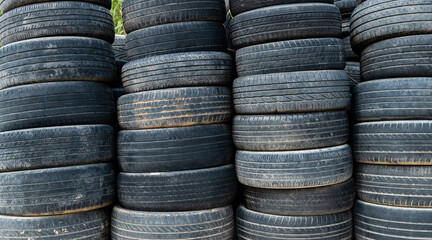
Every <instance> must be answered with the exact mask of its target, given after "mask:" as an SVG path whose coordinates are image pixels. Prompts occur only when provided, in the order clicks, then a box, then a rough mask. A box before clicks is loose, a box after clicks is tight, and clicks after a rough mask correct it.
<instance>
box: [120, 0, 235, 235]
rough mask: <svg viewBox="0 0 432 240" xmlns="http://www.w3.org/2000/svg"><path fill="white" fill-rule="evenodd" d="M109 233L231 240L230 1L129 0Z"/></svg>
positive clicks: (233, 171) (232, 218)
mask: <svg viewBox="0 0 432 240" xmlns="http://www.w3.org/2000/svg"><path fill="white" fill-rule="evenodd" d="M122 12H123V21H124V26H125V29H126V32H127V33H128V35H127V36H126V52H127V58H128V60H129V62H128V63H127V64H125V65H124V66H123V69H122V82H123V87H124V91H125V93H126V94H125V95H123V96H121V97H120V98H119V100H118V109H117V110H118V121H119V125H120V127H121V129H122V130H121V131H120V132H119V134H118V139H117V146H118V160H119V167H120V173H119V175H118V199H119V205H117V206H116V207H115V208H114V210H113V213H112V239H116V240H118V239H232V238H233V236H234V216H233V210H232V207H231V203H232V201H233V200H234V198H235V192H236V177H235V168H234V165H233V164H230V163H231V162H232V160H233V155H234V154H233V152H234V151H233V143H232V138H231V128H230V126H229V122H230V121H231V118H232V96H231V91H230V89H229V88H228V86H229V85H230V84H231V83H232V78H233V76H232V75H233V60H232V58H231V57H230V55H229V54H227V53H226V43H225V41H226V40H225V32H224V28H223V25H222V24H223V21H224V20H225V5H224V1H223V0H211V1H206V2H200V1H191V0H181V1H176V4H172V1H159V0H158V1H155V0H150V1H149V0H145V1H144V0H125V1H124V2H123V9H122Z"/></svg>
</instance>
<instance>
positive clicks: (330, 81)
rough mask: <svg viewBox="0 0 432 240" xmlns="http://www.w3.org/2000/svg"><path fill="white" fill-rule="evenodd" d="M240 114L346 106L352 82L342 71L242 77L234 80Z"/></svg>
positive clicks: (318, 109)
mask: <svg viewBox="0 0 432 240" xmlns="http://www.w3.org/2000/svg"><path fill="white" fill-rule="evenodd" d="M233 95H234V109H235V111H236V112H237V113H239V114H261V113H265V114H269V113H270V114H271V113H299V112H317V111H331V110H340V109H345V108H346V107H347V106H348V105H349V103H350V81H349V78H348V74H347V73H346V72H345V71H343V70H328V71H305V72H292V73H275V74H265V75H252V76H247V77H240V78H237V79H236V80H234V83H233Z"/></svg>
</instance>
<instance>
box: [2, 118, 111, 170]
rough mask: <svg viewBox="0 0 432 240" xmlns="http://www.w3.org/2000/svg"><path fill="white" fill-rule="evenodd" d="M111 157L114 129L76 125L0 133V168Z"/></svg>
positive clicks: (22, 167) (81, 161)
mask: <svg viewBox="0 0 432 240" xmlns="http://www.w3.org/2000/svg"><path fill="white" fill-rule="evenodd" d="M113 157H114V130H113V129H112V127H111V126H108V125H80V126H65V127H49V128H31V129H26V130H18V131H8V132H2V133H0V172H10V171H20V170H30V169H40V168H50V167H63V166H73V165H81V164H89V163H100V162H107V161H110V160H112V159H113Z"/></svg>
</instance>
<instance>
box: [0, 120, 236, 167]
mask: <svg viewBox="0 0 432 240" xmlns="http://www.w3.org/2000/svg"><path fill="white" fill-rule="evenodd" d="M0 146H1V145H0ZM117 151H118V154H117V157H118V162H119V166H120V170H121V171H122V172H133V173H145V172H168V171H181V170H192V169H201V168H209V167H217V166H222V165H225V164H228V163H230V162H231V160H232V158H233V155H234V149H233V144H232V139H231V129H230V127H229V126H228V125H226V124H211V125H203V126H192V127H180V128H162V129H149V130H135V131H134V130H130V131H120V132H119V133H118V137H117Z"/></svg>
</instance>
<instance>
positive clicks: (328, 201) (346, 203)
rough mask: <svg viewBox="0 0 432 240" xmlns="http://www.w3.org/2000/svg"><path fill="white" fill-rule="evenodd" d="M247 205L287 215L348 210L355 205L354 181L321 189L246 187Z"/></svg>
mask: <svg viewBox="0 0 432 240" xmlns="http://www.w3.org/2000/svg"><path fill="white" fill-rule="evenodd" d="M243 197H244V206H245V207H246V208H247V209H250V210H252V211H257V212H261V213H267V214H274V215H283V216H316V215H326V214H334V213H340V212H344V211H347V210H349V209H351V208H352V206H353V205H354V198H355V189H354V180H353V179H350V180H348V181H345V182H342V183H338V184H335V185H329V186H324V187H318V188H303V189H265V188H253V187H248V186H245V187H244V189H243Z"/></svg>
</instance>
